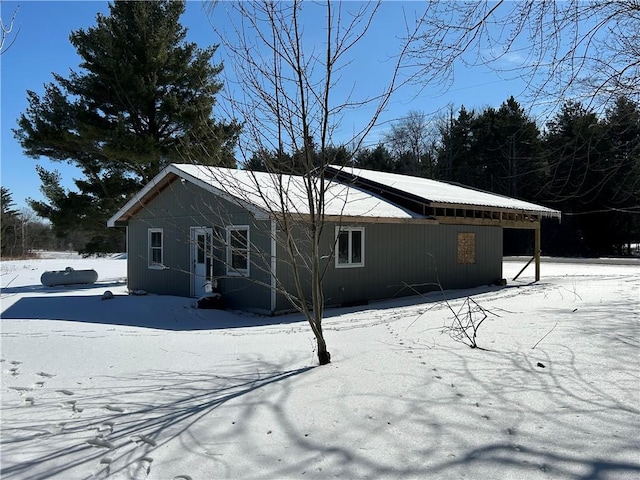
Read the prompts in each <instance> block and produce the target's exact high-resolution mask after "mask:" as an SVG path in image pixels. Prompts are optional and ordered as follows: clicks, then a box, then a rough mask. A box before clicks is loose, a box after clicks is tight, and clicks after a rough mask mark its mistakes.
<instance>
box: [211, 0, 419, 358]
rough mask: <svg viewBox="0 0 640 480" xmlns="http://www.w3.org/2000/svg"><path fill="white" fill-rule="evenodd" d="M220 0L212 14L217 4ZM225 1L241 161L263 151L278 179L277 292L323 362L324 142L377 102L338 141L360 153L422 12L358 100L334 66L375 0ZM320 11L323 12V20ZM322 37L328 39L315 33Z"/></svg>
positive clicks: (342, 61) (369, 18) (232, 111)
mask: <svg viewBox="0 0 640 480" xmlns="http://www.w3.org/2000/svg"><path fill="white" fill-rule="evenodd" d="M216 3H217V2H215V3H213V4H212V8H211V9H210V13H211V14H213V13H214V12H217V11H218V10H217V9H216V8H214V7H215V6H216ZM224 6H225V11H227V12H232V14H230V15H229V21H230V24H231V25H232V27H231V31H228V30H224V31H222V30H220V31H217V33H218V35H219V37H220V39H221V41H222V43H223V46H224V47H225V48H226V50H227V51H228V53H229V56H230V58H231V62H232V67H233V72H234V74H235V77H234V78H233V79H231V80H229V81H226V82H225V84H226V85H230V84H232V85H238V86H239V87H240V88H241V89H242V91H241V93H240V94H238V92H234V91H233V90H232V89H229V90H225V92H228V93H229V92H230V93H231V94H233V96H231V95H230V96H229V97H228V98H226V99H225V100H226V105H227V106H228V108H229V115H230V116H231V117H234V118H238V117H240V120H241V122H242V123H243V125H244V132H243V134H242V135H241V137H240V139H239V149H240V152H241V153H242V156H243V158H242V163H243V164H244V165H252V164H254V163H255V162H254V160H256V159H258V163H259V164H260V166H261V168H262V170H264V171H266V172H268V173H269V174H271V178H272V179H273V181H274V183H279V184H278V185H276V186H275V188H276V189H277V190H278V193H279V202H280V203H279V205H277V204H275V203H274V204H273V206H272V211H271V212H270V215H271V218H273V219H276V222H277V226H278V230H279V245H280V247H279V249H281V250H279V251H284V252H286V253H285V255H286V258H287V259H288V265H289V266H290V268H291V274H292V278H293V284H294V287H293V288H286V286H283V285H279V293H281V294H282V295H284V296H285V297H286V298H287V299H288V300H289V301H290V302H291V304H292V305H293V306H294V308H296V309H297V310H298V311H300V312H301V313H302V314H303V315H304V316H305V318H306V320H307V322H308V323H309V326H310V327H311V330H312V332H313V334H314V337H315V340H316V345H317V354H318V361H319V363H320V364H321V365H325V364H327V363H329V362H330V360H331V355H330V353H329V351H328V350H327V343H326V340H325V338H324V333H323V329H322V319H323V316H324V307H325V298H324V290H323V279H324V275H325V273H326V271H327V268H328V265H329V264H330V262H331V256H332V255H333V250H334V248H333V246H331V245H326V243H327V240H326V235H323V231H324V226H325V222H326V219H325V194H326V192H327V189H328V188H329V185H330V181H329V180H327V179H325V177H324V170H325V168H326V167H327V165H328V164H329V163H331V161H332V158H330V157H329V156H328V154H327V151H328V149H330V148H331V147H334V146H336V139H335V138H333V137H332V135H333V132H335V131H336V128H337V127H338V126H339V123H340V121H341V119H342V118H343V117H344V116H345V112H346V111H347V110H349V109H356V108H362V107H367V106H372V107H373V111H374V113H373V114H372V115H371V117H370V118H369V119H368V120H365V121H364V122H363V124H362V125H361V126H360V127H359V128H357V129H354V130H355V132H356V133H354V136H353V138H348V139H346V140H342V141H340V145H353V146H354V147H353V150H352V151H351V152H350V153H351V154H352V155H353V154H355V153H357V150H358V148H359V147H360V145H361V144H362V142H363V141H364V139H365V137H366V136H367V134H368V133H369V132H370V131H371V129H372V128H373V127H374V126H375V125H376V122H377V119H378V117H379V115H380V114H381V113H382V111H383V110H384V108H385V106H386V105H387V103H388V101H389V98H390V96H391V94H392V93H393V92H394V91H395V90H396V89H397V88H398V87H399V86H400V85H401V84H403V83H406V82H409V81H411V75H409V74H408V72H407V70H405V71H403V73H406V76H405V77H403V79H402V80H400V70H401V67H402V66H403V62H404V61H405V56H406V54H407V48H408V44H409V43H410V42H411V41H413V40H414V38H415V37H414V35H415V33H416V32H417V28H418V26H419V24H420V22H421V19H420V20H417V21H416V24H415V25H412V26H407V29H406V30H405V31H404V32H398V34H399V35H402V34H404V35H406V36H407V37H406V40H405V42H401V45H399V52H398V54H397V57H396V58H395V59H394V61H393V62H392V64H391V65H390V66H389V68H388V69H386V70H385V73H387V74H388V83H387V84H386V85H385V86H384V87H383V91H382V93H380V94H379V95H374V96H369V97H367V98H364V99H362V100H358V99H354V98H352V95H353V93H351V94H345V93H344V92H343V93H341V94H339V95H338V94H337V93H336V88H335V86H336V83H335V82H336V80H335V79H336V77H337V76H336V75H335V72H336V71H341V73H342V72H343V71H344V70H345V69H346V68H347V67H348V66H349V63H350V59H349V58H348V55H349V54H350V52H351V51H352V50H353V48H354V46H355V45H356V44H357V43H358V41H359V40H361V39H362V38H363V36H364V35H365V34H366V33H367V31H368V30H369V28H370V26H371V24H372V22H373V19H374V16H375V14H376V12H378V9H379V6H380V5H379V4H375V3H357V4H356V3H346V4H335V3H333V2H331V1H329V0H327V1H325V2H324V4H317V3H311V2H301V1H294V2H292V3H288V2H269V1H264V2H242V1H240V2H234V3H226V2H225V3H224ZM320 17H323V18H324V20H325V21H324V22H318V19H319V18H320ZM214 20H215V19H214ZM212 23H214V24H215V21H213V22H212ZM314 34H315V35H314ZM316 38H324V41H323V42H318V41H315V40H313V41H312V39H316ZM365 81H368V79H367V80H365ZM352 91H357V89H355V88H354V89H353V90H352ZM340 95H341V96H340ZM286 174H294V175H297V178H299V179H300V178H301V179H302V182H303V185H304V190H305V191H304V192H296V193H299V197H300V198H301V199H302V197H304V206H303V207H302V206H299V207H298V208H299V210H297V211H296V209H295V207H293V208H292V206H291V202H290V199H291V197H292V195H293V193H292V192H291V191H290V190H289V188H290V185H289V183H287V182H290V181H291V177H289V176H288V175H286ZM345 206H346V205H345ZM343 208H344V207H343ZM334 221H335V219H334ZM323 242H325V244H323ZM327 249H329V250H330V252H327ZM276 281H277V280H276Z"/></svg>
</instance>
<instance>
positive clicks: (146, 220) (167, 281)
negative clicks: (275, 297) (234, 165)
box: [127, 181, 271, 312]
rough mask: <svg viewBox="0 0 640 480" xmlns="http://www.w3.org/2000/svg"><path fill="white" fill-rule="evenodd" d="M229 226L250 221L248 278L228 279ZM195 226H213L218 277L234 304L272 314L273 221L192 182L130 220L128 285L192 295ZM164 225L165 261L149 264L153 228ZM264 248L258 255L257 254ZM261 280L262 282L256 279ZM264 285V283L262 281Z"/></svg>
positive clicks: (175, 188) (171, 188)
mask: <svg viewBox="0 0 640 480" xmlns="http://www.w3.org/2000/svg"><path fill="white" fill-rule="evenodd" d="M227 225H249V229H250V242H251V247H252V251H251V253H250V256H251V260H252V262H255V264H252V265H251V267H250V276H251V278H252V279H253V280H255V281H250V280H248V279H246V278H238V277H226V276H225V273H226V267H225V259H226V249H225V241H226V240H225V238H226V230H225V227H226V226H227ZM195 226H202V227H212V228H213V236H214V250H213V253H214V262H213V275H214V278H218V286H219V288H220V291H221V292H222V293H223V295H224V298H225V301H226V303H227V305H228V306H229V307H230V308H239V309H246V310H255V311H264V312H268V311H269V310H270V308H271V303H270V289H269V288H268V285H269V284H270V279H271V276H270V273H269V271H268V270H266V271H265V269H264V268H261V267H262V266H263V265H264V260H266V261H269V259H268V258H266V259H263V257H264V253H262V252H270V238H269V222H268V221H257V220H256V219H255V218H254V217H253V215H251V213H249V212H248V211H247V210H245V209H243V208H241V207H239V206H237V205H235V204H233V203H231V202H228V201H226V200H223V199H220V198H218V197H216V196H214V195H212V194H209V193H208V192H206V191H205V190H203V189H201V188H199V187H197V186H195V185H193V184H191V183H189V182H184V183H183V182H180V181H174V182H173V183H171V184H170V185H169V186H168V187H167V188H166V189H164V190H163V191H162V192H160V193H159V194H158V196H157V197H155V198H154V199H153V200H152V201H151V202H149V204H148V205H146V206H145V208H143V209H142V210H141V211H139V212H137V213H136V214H135V215H134V216H133V217H132V218H131V219H130V220H129V223H128V239H127V240H128V266H127V276H128V285H129V289H131V290H137V289H142V290H145V291H147V292H149V293H154V294H160V295H178V296H185V297H188V296H191V272H192V269H191V238H190V235H191V232H190V228H191V227H195ZM149 228H162V229H163V264H164V265H165V267H167V268H166V269H153V268H149V259H148V256H149V245H148V229H149ZM258 252H259V253H258ZM266 265H268V263H267V264H266ZM256 282H257V283H256ZM259 283H262V284H264V285H265V286H262V285H260V284H259Z"/></svg>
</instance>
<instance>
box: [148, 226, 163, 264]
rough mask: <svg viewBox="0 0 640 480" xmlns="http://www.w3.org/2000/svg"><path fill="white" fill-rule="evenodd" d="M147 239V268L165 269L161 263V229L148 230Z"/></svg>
mask: <svg viewBox="0 0 640 480" xmlns="http://www.w3.org/2000/svg"><path fill="white" fill-rule="evenodd" d="M148 232H149V233H148V239H149V242H148V243H149V268H157V269H162V268H165V267H164V265H163V263H162V229H161V228H150V229H149V230H148Z"/></svg>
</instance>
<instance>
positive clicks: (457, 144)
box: [436, 105, 476, 186]
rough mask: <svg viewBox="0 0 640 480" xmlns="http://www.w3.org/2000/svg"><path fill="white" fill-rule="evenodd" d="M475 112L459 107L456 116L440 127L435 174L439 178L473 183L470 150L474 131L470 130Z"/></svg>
mask: <svg viewBox="0 0 640 480" xmlns="http://www.w3.org/2000/svg"><path fill="white" fill-rule="evenodd" d="M474 118H475V113H474V112H473V110H472V111H471V112H468V111H467V110H466V109H465V107H464V105H463V106H462V107H460V111H459V112H458V117H457V118H453V113H452V114H451V117H450V119H449V122H448V123H447V124H445V125H443V126H442V127H441V129H440V137H441V140H440V146H439V148H438V149H437V158H438V161H437V175H436V177H437V178H439V179H441V180H447V181H453V182H458V183H462V184H465V185H469V186H474V185H475V183H476V182H475V179H474V175H473V172H472V164H473V160H472V152H471V149H472V147H473V142H474V133H473V130H472V126H473V121H474Z"/></svg>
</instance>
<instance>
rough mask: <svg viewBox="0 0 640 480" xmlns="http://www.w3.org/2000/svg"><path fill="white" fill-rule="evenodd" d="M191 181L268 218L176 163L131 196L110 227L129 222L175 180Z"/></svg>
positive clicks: (264, 217) (108, 223)
mask: <svg viewBox="0 0 640 480" xmlns="http://www.w3.org/2000/svg"><path fill="white" fill-rule="evenodd" d="M177 180H180V181H185V182H187V181H188V182H190V183H192V184H194V185H196V186H198V187H200V188H202V189H204V190H206V191H208V192H210V193H212V194H214V195H216V196H219V197H221V198H224V199H225V200H227V201H229V202H231V203H233V204H235V205H238V206H240V207H242V208H245V209H247V210H248V211H250V212H251V213H252V214H253V215H254V216H255V217H256V218H257V219H259V220H266V219H268V218H269V213H268V212H266V211H264V210H262V209H261V208H259V207H257V206H256V205H254V204H252V203H249V202H246V201H244V200H242V199H239V198H236V197H234V196H233V195H231V194H230V193H229V192H226V191H224V190H221V189H219V188H216V187H215V186H213V185H211V183H209V182H207V181H206V180H205V179H202V178H198V177H196V176H193V175H191V174H189V173H187V172H185V171H184V170H182V169H180V168H179V167H177V166H176V165H174V164H171V165H169V166H167V167H165V168H164V169H163V170H162V171H161V172H160V173H159V174H158V175H156V176H155V177H154V178H153V179H152V180H151V181H150V182H149V183H148V184H147V185H145V186H144V188H143V189H142V190H140V191H139V192H138V193H137V194H136V195H134V196H133V198H131V200H129V201H128V202H127V203H126V204H125V205H124V206H123V207H122V208H121V209H120V210H118V211H117V212H116V213H115V214H114V215H113V216H112V217H111V218H110V219H109V220H107V226H108V227H122V226H126V225H127V224H128V223H129V220H130V219H131V217H133V216H134V215H135V214H136V213H138V212H139V211H140V210H142V209H144V208H145V207H146V206H147V205H148V204H149V203H150V202H151V201H152V200H153V199H154V198H155V197H157V196H158V195H160V193H162V192H163V191H164V190H166V189H167V188H169V187H170V186H171V185H172V184H173V183H174V182H175V181H177Z"/></svg>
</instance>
